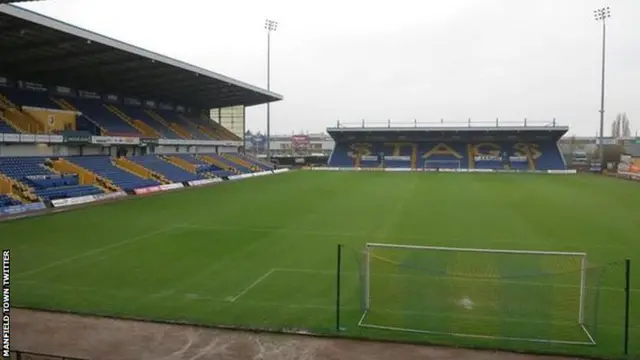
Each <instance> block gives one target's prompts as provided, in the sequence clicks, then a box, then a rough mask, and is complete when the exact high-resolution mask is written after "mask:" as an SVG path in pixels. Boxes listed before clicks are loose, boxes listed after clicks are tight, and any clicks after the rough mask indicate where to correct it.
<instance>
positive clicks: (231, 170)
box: [198, 155, 241, 175]
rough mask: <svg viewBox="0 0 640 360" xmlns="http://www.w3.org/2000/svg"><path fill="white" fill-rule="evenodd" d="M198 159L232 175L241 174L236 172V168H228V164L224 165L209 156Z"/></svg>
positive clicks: (201, 156)
mask: <svg viewBox="0 0 640 360" xmlns="http://www.w3.org/2000/svg"><path fill="white" fill-rule="evenodd" d="M198 158H199V159H201V160H202V161H204V162H206V163H208V164H211V165H215V166H217V167H219V168H220V169H223V170H227V171H230V172H232V173H234V174H236V175H237V174H240V173H241V172H240V170H238V169H236V168H234V167H232V166H229V165H228V164H226V163H224V162H222V161H220V160H218V159H216V158H214V157H213V156H210V155H199V156H198Z"/></svg>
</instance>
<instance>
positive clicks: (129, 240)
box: [15, 225, 184, 279]
mask: <svg viewBox="0 0 640 360" xmlns="http://www.w3.org/2000/svg"><path fill="white" fill-rule="evenodd" d="M179 228H184V225H172V226H168V227H165V228H162V229H160V230H156V231H152V232H148V233H146V234H142V235H139V236H136V237H132V238H129V239H127V240H123V241H120V242H117V243H113V244H109V245H107V246H103V247H101V248H97V249H93V250H89V251H87V252H83V253H82V254H78V255H75V256H71V257H68V258H64V259H62V260H58V261H54V262H52V263H49V264H47V265H44V266H41V267H39V268H36V269H33V270H29V271H25V272H23V273H19V274H18V275H16V276H15V279H19V278H23V277H25V276H27V275H31V274H35V273H39V272H41V271H44V270H47V269H51V268H53V267H56V266H58V265H62V264H66V263H70V262H72V261H74V260H78V259H82V258H85V257H87V256H91V255H95V254H99V253H101V252H103V251H106V250H109V249H112V248H115V247H118V246H121V245H126V244H129V243H132V242H136V241H139V240H142V239H146V238H148V237H150V236H153V235H158V234H162V233H163V232H167V231H170V230H173V229H179Z"/></svg>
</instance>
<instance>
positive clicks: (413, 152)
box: [411, 144, 418, 170]
mask: <svg viewBox="0 0 640 360" xmlns="http://www.w3.org/2000/svg"><path fill="white" fill-rule="evenodd" d="M417 167H418V145H416V144H413V145H412V146H411V168H412V169H414V170H415V169H416V168H417Z"/></svg>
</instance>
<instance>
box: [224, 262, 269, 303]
mask: <svg viewBox="0 0 640 360" xmlns="http://www.w3.org/2000/svg"><path fill="white" fill-rule="evenodd" d="M276 270H277V269H271V270H269V271H267V272H266V273H264V274H263V275H262V276H260V277H259V278H258V279H257V280H256V281H254V282H253V283H251V285H249V286H247V287H246V288H244V289H243V290H242V291H241V292H240V293H238V295H236V296H233V297H229V298H227V300H228V301H230V302H236V300H238V299H239V298H240V297H241V296H242V295H244V294H246V293H247V292H249V290H251V289H253V288H254V287H255V286H256V285H258V284H260V283H261V282H262V281H264V279H266V278H268V277H269V275H271V274H273V273H274V272H275V271H276Z"/></svg>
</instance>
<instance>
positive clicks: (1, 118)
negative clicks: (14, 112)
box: [0, 105, 22, 134]
mask: <svg viewBox="0 0 640 360" xmlns="http://www.w3.org/2000/svg"><path fill="white" fill-rule="evenodd" d="M1 110H2V108H1V105H0V120H2V121H4V122H5V123H6V124H7V125H9V126H10V127H11V128H13V130H15V131H16V132H17V133H18V134H20V133H22V129H20V128H19V127H18V126H16V124H14V123H13V122H11V121H9V120H8V119H7V118H5V117H4V114H3V112H2V111H1Z"/></svg>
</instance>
